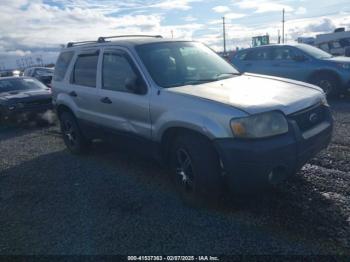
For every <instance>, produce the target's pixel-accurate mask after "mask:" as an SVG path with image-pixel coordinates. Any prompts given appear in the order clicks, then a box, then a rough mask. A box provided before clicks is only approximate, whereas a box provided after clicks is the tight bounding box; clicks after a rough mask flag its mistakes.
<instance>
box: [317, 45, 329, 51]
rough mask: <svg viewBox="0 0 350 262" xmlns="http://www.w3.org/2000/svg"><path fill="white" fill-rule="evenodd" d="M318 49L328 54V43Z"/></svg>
mask: <svg viewBox="0 0 350 262" xmlns="http://www.w3.org/2000/svg"><path fill="white" fill-rule="evenodd" d="M319 48H321V49H322V50H323V51H326V52H328V51H329V45H328V43H323V44H320V45H319Z"/></svg>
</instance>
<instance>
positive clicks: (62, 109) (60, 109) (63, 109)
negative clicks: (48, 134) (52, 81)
mask: <svg viewBox="0 0 350 262" xmlns="http://www.w3.org/2000/svg"><path fill="white" fill-rule="evenodd" d="M56 112H57V116H58V118H59V119H61V115H62V113H64V112H68V113H71V114H72V115H73V116H75V114H74V112H73V110H72V109H70V107H68V106H67V105H65V104H60V105H58V106H57V107H56Z"/></svg>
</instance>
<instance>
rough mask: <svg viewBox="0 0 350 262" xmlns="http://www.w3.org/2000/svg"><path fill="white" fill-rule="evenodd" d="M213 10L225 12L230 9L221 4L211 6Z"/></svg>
mask: <svg viewBox="0 0 350 262" xmlns="http://www.w3.org/2000/svg"><path fill="white" fill-rule="evenodd" d="M213 10H214V12H216V13H226V12H230V11H231V9H230V8H229V7H227V6H223V5H218V6H215V7H213Z"/></svg>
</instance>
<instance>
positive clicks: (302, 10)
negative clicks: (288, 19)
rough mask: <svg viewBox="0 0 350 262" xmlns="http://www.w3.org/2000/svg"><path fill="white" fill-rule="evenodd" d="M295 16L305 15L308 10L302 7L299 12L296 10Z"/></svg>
mask: <svg viewBox="0 0 350 262" xmlns="http://www.w3.org/2000/svg"><path fill="white" fill-rule="evenodd" d="M294 14H296V15H304V14H306V8H305V7H302V6H300V7H299V8H298V9H297V10H295V12H294Z"/></svg>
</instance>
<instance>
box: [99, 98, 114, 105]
mask: <svg viewBox="0 0 350 262" xmlns="http://www.w3.org/2000/svg"><path fill="white" fill-rule="evenodd" d="M100 101H101V102H102V103H105V104H112V100H111V99H109V97H104V98H101V100H100Z"/></svg>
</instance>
